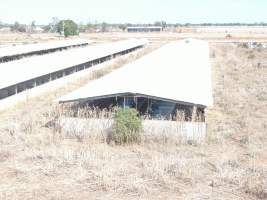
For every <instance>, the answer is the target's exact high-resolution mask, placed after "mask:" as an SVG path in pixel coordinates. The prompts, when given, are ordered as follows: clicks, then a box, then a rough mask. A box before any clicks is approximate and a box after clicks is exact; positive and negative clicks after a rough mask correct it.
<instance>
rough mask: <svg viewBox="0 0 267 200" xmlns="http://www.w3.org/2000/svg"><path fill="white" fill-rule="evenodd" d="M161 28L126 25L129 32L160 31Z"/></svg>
mask: <svg viewBox="0 0 267 200" xmlns="http://www.w3.org/2000/svg"><path fill="white" fill-rule="evenodd" d="M162 30H163V29H162V27H161V26H135V27H127V31H128V32H130V33H134V32H161V31H162Z"/></svg>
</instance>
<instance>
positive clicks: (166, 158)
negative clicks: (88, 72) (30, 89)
mask: <svg viewBox="0 0 267 200" xmlns="http://www.w3.org/2000/svg"><path fill="white" fill-rule="evenodd" d="M211 54H212V55H211V56H212V62H213V86H214V100H215V105H214V107H213V108H210V109H209V110H208V112H207V120H208V124H209V134H208V138H207V140H206V141H205V142H204V143H203V144H200V145H192V144H175V143H172V142H164V141H157V142H155V141H146V142H145V143H144V142H143V143H141V144H140V145H130V146H114V145H108V144H107V143H105V142H104V141H101V140H98V139H92V138H83V139H79V138H77V137H69V136H67V135H66V134H65V133H64V131H63V132H62V131H61V132H60V131H58V130H56V129H55V128H51V127H50V128H49V127H47V126H46V124H47V122H49V121H51V119H53V118H54V117H56V116H57V114H58V113H60V112H61V110H60V109H61V108H60V107H58V106H56V105H55V103H53V99H55V98H56V97H59V96H61V95H62V94H65V93H66V92H68V91H71V90H73V89H75V88H77V87H79V86H80V85H82V84H84V83H85V82H86V81H88V79H84V80H81V81H80V82H76V83H73V84H69V85H67V86H66V87H65V88H62V89H60V90H57V91H55V92H53V93H49V94H46V95H43V96H41V97H38V98H36V99H34V100H31V101H29V102H27V103H25V104H23V105H19V106H17V107H16V108H14V109H13V110H9V111H5V112H2V113H0V134H1V135H0V177H1V179H0V199H229V200H230V199H266V198H267V154H266V152H267V145H266V144H267V135H266V134H267V133H266V129H267V121H266V120H267V65H265V64H264V60H265V59H266V57H267V51H266V50H262V51H260V52H259V51H257V50H248V49H243V48H240V47H236V46H231V45H222V44H220V45H219V44H213V45H212V52H211ZM252 55H253V56H252ZM133 59H134V58H133ZM130 60H131V59H130ZM130 60H129V61H130ZM129 61H121V62H120V63H119V64H118V65H117V66H116V67H120V66H121V65H122V64H124V63H125V62H129ZM258 63H261V64H258ZM111 69H114V67H113V66H110V67H108V68H107V70H106V71H101V72H96V77H99V76H101V75H103V74H105V73H107V72H109V71H110V70H111ZM90 78H91V77H90Z"/></svg>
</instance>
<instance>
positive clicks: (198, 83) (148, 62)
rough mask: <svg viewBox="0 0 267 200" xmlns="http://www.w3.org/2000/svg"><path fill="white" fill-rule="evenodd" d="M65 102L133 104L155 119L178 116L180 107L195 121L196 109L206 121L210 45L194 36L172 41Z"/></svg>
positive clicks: (107, 105)
mask: <svg viewBox="0 0 267 200" xmlns="http://www.w3.org/2000/svg"><path fill="white" fill-rule="evenodd" d="M59 102H61V103H64V102H78V105H79V106H83V105H86V106H88V105H89V106H94V107H99V108H101V109H104V108H110V107H113V106H120V107H131V108H136V109H137V110H138V111H139V112H140V114H142V115H146V116H148V117H151V118H172V119H173V118H175V117H177V116H176V113H177V110H178V111H182V113H183V114H184V115H185V118H186V119H188V120H190V119H191V117H192V112H196V113H197V114H198V116H200V117H201V119H203V120H204V118H203V117H204V109H205V108H206V107H207V106H211V105H212V103H213V99H212V87H211V67H210V61H209V44H208V43H207V42H204V41H200V40H194V39H187V40H182V41H177V42H171V43H169V44H167V45H165V46H163V47H161V48H159V49H157V50H155V51H154V52H152V53H150V54H148V55H146V56H144V57H142V58H140V59H138V60H137V61H135V62H132V63H130V64H128V65H126V66H124V67H122V68H120V69H118V70H116V71H115V72H112V73H110V74H108V75H106V76H104V77H102V78H100V79H98V80H96V81H94V82H91V83H90V84H88V85H86V86H84V87H82V88H80V89H78V90H76V91H74V92H72V93H70V94H68V95H66V96H64V97H62V98H60V99H59Z"/></svg>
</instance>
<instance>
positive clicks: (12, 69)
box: [0, 39, 147, 107]
mask: <svg viewBox="0 0 267 200" xmlns="http://www.w3.org/2000/svg"><path fill="white" fill-rule="evenodd" d="M146 44H147V40H136V39H132V40H124V41H119V42H112V43H107V44H98V45H93V46H88V47H84V48H80V49H72V50H69V51H63V52H57V53H54V54H48V55H43V56H36V57H31V58H25V59H21V60H17V61H13V62H7V63H2V64H0V66H1V73H0V100H1V99H4V100H5V99H8V98H9V97H12V96H16V95H17V94H18V93H21V92H23V91H26V90H29V89H32V88H34V87H37V86H40V85H43V84H46V83H48V82H51V81H54V80H57V79H60V78H63V77H65V76H68V75H71V74H74V73H76V72H80V71H82V70H86V69H87V68H91V67H92V66H94V65H98V64H100V63H103V62H105V61H107V60H111V59H113V58H115V57H116V56H120V55H125V54H127V53H130V52H132V51H134V50H136V49H138V48H141V47H143V46H144V45H146ZM0 107H1V101H0Z"/></svg>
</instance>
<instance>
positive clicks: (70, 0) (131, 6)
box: [0, 0, 267, 24]
mask: <svg viewBox="0 0 267 200" xmlns="http://www.w3.org/2000/svg"><path fill="white" fill-rule="evenodd" d="M0 8H1V11H0V21H2V22H8V23H13V22H15V21H19V22H21V23H27V24H28V23H30V22H31V21H33V20H35V21H36V23H37V24H47V23H49V22H50V21H51V19H52V17H54V16H57V17H58V18H59V19H67V18H68V19H73V20H75V21H76V22H78V23H79V22H84V23H86V22H88V21H91V22H94V21H98V22H102V21H105V22H109V23H116V22H117V23H124V22H130V23H153V22H155V21H157V20H164V21H167V22H168V23H187V22H189V23H204V22H212V23H216V22H247V23H254V22H267V0H41V1H40V0H0Z"/></svg>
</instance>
